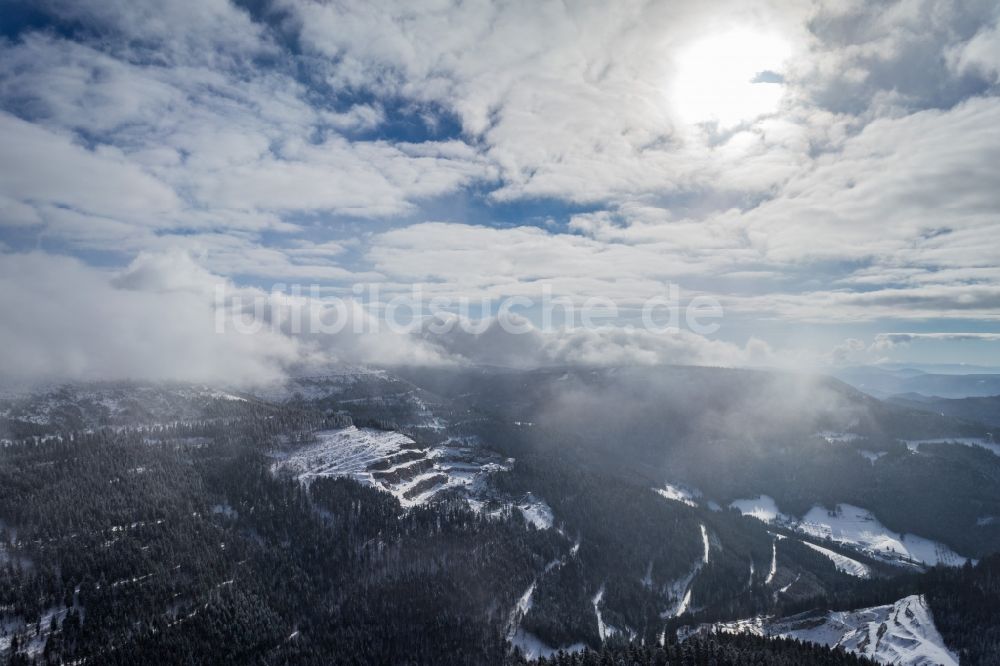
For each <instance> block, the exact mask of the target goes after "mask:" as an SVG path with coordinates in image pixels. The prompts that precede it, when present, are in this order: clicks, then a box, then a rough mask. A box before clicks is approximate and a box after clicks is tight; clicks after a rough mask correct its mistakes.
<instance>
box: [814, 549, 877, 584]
mask: <svg viewBox="0 0 1000 666" xmlns="http://www.w3.org/2000/svg"><path fill="white" fill-rule="evenodd" d="M802 543H804V544H805V545H807V546H809V547H810V548H812V549H813V550H815V551H816V552H817V553H820V554H821V555H824V556H826V557H828V558H829V559H830V560H831V561H832V562H833V564H834V566H835V567H837V571H841V572H843V573H845V574H847V575H849V576H854V577H855V578H871V575H872V570H871V569H869V568H868V565H866V564H862V563H861V562H858V561H857V560H852V559H851V558H849V557H847V556H845V555H841V554H840V553H838V552H835V551H832V550H830V549H829V548H823V547H822V546H817V545H816V544H814V543H809V542H808V541H803V542H802Z"/></svg>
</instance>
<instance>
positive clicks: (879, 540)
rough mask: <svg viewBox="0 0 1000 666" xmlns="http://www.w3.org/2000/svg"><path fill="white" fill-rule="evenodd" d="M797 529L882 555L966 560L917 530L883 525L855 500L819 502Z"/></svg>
mask: <svg viewBox="0 0 1000 666" xmlns="http://www.w3.org/2000/svg"><path fill="white" fill-rule="evenodd" d="M796 529H798V530H799V531H801V532H804V533H805V534H808V535H810V536H813V537H816V538H817V539H832V540H833V541H837V542H839V543H844V544H848V545H850V546H854V547H855V548H858V549H860V550H863V551H865V552H867V553H870V554H872V555H874V556H877V557H879V558H881V559H887V560H896V559H904V560H912V561H914V562H921V563H923V564H927V565H935V564H945V565H948V566H961V565H963V564H965V561H966V558H964V557H962V556H961V555H959V554H958V553H956V552H955V551H953V550H952V549H951V548H949V547H948V546H946V545H944V544H942V543H937V542H936V541H931V540H930V539H925V538H923V537H919V536H915V535H913V534H897V533H896V532H893V531H892V530H890V529H889V528H887V527H885V526H884V525H882V523H880V522H879V521H878V519H877V518H876V517H875V516H874V515H872V513H871V512H870V511H868V510H867V509H863V508H861V507H857V506H853V505H851V504H838V505H837V508H836V509H834V510H833V511H828V510H827V509H824V508H823V507H820V506H815V507H813V508H812V509H810V510H809V513H807V514H806V515H805V516H804V517H803V518H802V521H801V522H800V523H799V524H798V526H797V528H796Z"/></svg>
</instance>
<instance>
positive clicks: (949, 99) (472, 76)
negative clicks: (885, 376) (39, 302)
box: [0, 0, 1000, 362]
mask: <svg viewBox="0 0 1000 666" xmlns="http://www.w3.org/2000/svg"><path fill="white" fill-rule="evenodd" d="M38 11H39V16H44V17H45V18H46V21H47V23H46V24H45V25H43V26H41V27H38V26H34V25H29V26H21V27H20V28H19V27H17V26H14V27H13V28H12V29H13V30H14V32H15V33H16V34H14V36H13V37H12V38H10V39H7V40H4V41H2V42H0V140H2V141H3V145H4V148H5V150H4V152H3V153H2V154H0V240H2V243H3V247H5V248H6V247H10V248H17V249H19V250H23V249H24V248H27V247H32V246H36V247H50V248H52V249H53V250H57V251H59V252H64V253H69V254H76V255H78V256H80V257H86V258H88V260H90V259H91V258H93V257H100V258H101V263H102V265H105V264H106V263H107V262H111V263H112V264H114V265H115V266H117V267H118V268H119V269H122V270H120V271H119V272H118V273H117V274H116V275H117V277H114V278H108V279H109V280H114V281H113V282H109V283H108V288H109V289H110V290H111V293H113V294H115V296H116V298H121V299H125V300H127V294H133V295H134V294H139V293H143V294H146V293H163V294H167V295H169V297H167V296H165V300H164V304H167V303H170V302H172V300H171V299H175V298H176V299H178V300H182V299H181V297H180V296H179V294H181V293H185V289H187V288H188V287H190V288H191V289H193V290H194V291H197V288H196V287H197V285H208V286H210V285H212V284H215V283H217V282H218V281H219V280H222V281H227V280H234V281H239V282H241V283H243V284H253V285H262V284H266V283H267V282H268V281H274V280H281V281H301V282H306V281H314V282H321V283H322V285H323V287H324V289H325V290H326V291H325V292H324V293H327V294H333V293H338V294H342V293H346V291H348V290H349V288H350V285H351V284H352V283H354V282H373V283H377V284H378V285H379V286H380V287H382V288H383V289H384V291H385V292H386V293H398V292H405V291H407V290H408V289H409V288H410V287H411V286H412V285H413V284H414V283H420V284H422V285H423V287H424V288H425V289H426V290H427V292H428V293H431V294H434V295H441V296H448V297H453V298H454V297H476V298H483V297H484V298H497V297H500V296H507V295H518V294H524V295H532V296H537V295H538V294H539V292H540V291H542V290H543V289H550V290H551V292H552V293H553V295H555V296H567V297H569V298H572V299H574V300H575V301H581V300H584V299H587V298H589V297H595V296H596V297H603V298H609V299H611V300H613V301H614V302H615V303H616V304H617V305H619V306H622V308H621V309H622V311H623V312H624V314H623V320H627V318H628V317H630V316H634V314H635V308H636V307H637V306H638V305H640V304H641V303H642V302H643V301H644V299H647V298H649V297H651V296H657V295H662V293H663V290H664V288H665V285H666V283H677V284H680V286H681V287H682V288H683V290H684V294H685V296H686V297H691V296H695V295H699V294H708V295H712V296H714V297H716V298H717V299H719V300H720V301H721V302H722V303H723V304H724V306H725V309H726V316H727V319H726V324H727V325H729V324H730V323H733V324H736V325H739V326H741V327H742V328H741V329H740V330H741V331H743V332H748V333H747V334H746V335H744V336H743V337H742V339H744V340H745V339H747V337H749V335H750V334H751V333H753V332H754V331H755V330H756V326H759V325H761V323H762V322H764V321H765V320H767V321H768V322H769V321H771V320H782V321H795V322H828V323H832V324H835V325H836V326H839V327H841V328H843V329H844V331H843V335H838V338H844V337H851V338H857V337H858V336H859V335H860V334H859V333H858V332H857V331H856V330H855V331H852V330H849V329H851V328H852V327H855V326H856V322H858V321H871V320H887V321H897V322H905V321H909V320H916V319H925V320H933V319H935V318H941V317H950V318H954V319H962V320H966V321H990V320H992V319H994V318H995V317H994V313H995V311H996V307H997V306H998V303H1000V292H998V288H1000V287H998V285H1000V269H998V268H997V261H996V258H997V257H996V250H995V248H996V247H998V245H1000V237H998V234H1000V227H998V225H997V224H996V222H995V218H996V211H997V210H1000V196H998V193H997V188H996V187H995V183H994V182H993V181H994V179H993V178H992V176H993V169H992V165H994V164H996V163H998V162H1000V135H998V134H997V131H996V128H997V127H1000V97H998V96H997V92H998V87H997V86H998V84H1000V80H998V78H997V77H998V70H997V62H998V61H997V59H996V58H995V57H994V56H996V54H997V50H996V46H997V44H998V43H1000V42H998V40H997V34H998V33H997V30H998V28H997V25H998V23H997V21H998V18H1000V16H998V13H997V8H996V3H995V2H990V1H989V0H972V1H971V2H966V3H939V2H927V1H925V0H900V1H899V2H894V3H888V4H886V3H884V2H875V1H868V0H858V1H856V2H850V3H841V2H826V1H821V2H797V1H792V2H783V1H779V0H754V2H750V3H745V2H736V1H735V0H719V1H717V2H711V3H648V2H644V1H642V0H625V1H624V2H620V3H616V4H615V7H613V8H608V7H607V6H604V5H600V4H593V3H590V4H588V3H568V4H567V3H562V2H557V1H555V0H552V1H549V0H544V1H542V2H536V3H518V2H513V3H484V2H463V3H441V2H438V1H437V0H417V2H416V3H414V2H395V1H390V2H384V3H379V4H378V6H377V7H376V6H374V5H371V4H370V3H368V4H366V3H362V2H338V3H321V2H312V1H310V0H275V1H274V2H270V3H264V4H260V3H251V4H250V5H249V6H248V5H246V4H245V3H243V4H238V3H234V2H228V1H226V0H206V1H204V2H201V1H197V2H196V1H195V0H180V1H178V2H171V3H169V6H163V7H161V6H160V5H158V4H156V3H150V2H125V1H124V0H104V1H97V0H82V1H77V2H68V1H63V0H45V2H42V3H38ZM735 27H739V28H741V29H742V30H745V31H747V33H748V34H750V35H751V36H754V38H755V39H757V38H762V39H764V41H765V42H766V41H767V39H770V38H774V41H775V43H778V42H780V43H781V44H782V45H783V46H782V49H777V50H776V51H785V49H784V46H787V52H788V54H789V55H790V57H789V58H788V59H787V60H785V61H782V62H775V63H768V65H767V68H766V69H767V73H766V78H767V79H768V81H770V83H767V84H766V85H767V86H773V88H770V89H771V90H777V91H780V100H777V102H776V103H777V107H776V109H775V111H774V112H773V113H770V112H768V113H763V114H761V115H757V114H755V113H754V114H750V115H749V116H747V117H746V118H740V119H738V120H736V121H734V122H731V123H725V124H721V125H720V124H718V123H713V122H711V121H709V122H706V123H702V124H698V123H693V122H690V119H688V120H687V121H686V120H685V119H684V118H683V117H681V114H679V113H678V107H679V106H683V104H682V103H681V102H684V100H679V99H677V98H676V95H677V85H676V84H677V82H678V81H679V80H690V79H691V75H692V72H695V73H697V72H698V71H699V70H698V69H697V63H694V69H692V63H691V62H689V61H688V62H686V61H685V58H691V57H692V53H694V54H695V55H697V53H698V49H697V48H694V49H692V47H694V46H697V44H704V43H705V42H704V40H705V39H706V38H711V37H713V36H714V38H715V41H716V43H717V42H718V41H719V36H720V35H723V36H725V35H728V34H731V32H730V31H731V30H732V29H733V28H735ZM761 36H763V37H761ZM723 41H724V40H723ZM757 41H760V40H759V39H757ZM752 42H754V40H749V41H748V42H747V43H752ZM724 55H725V56H726V57H725V58H722V59H723V60H727V61H738V62H739V61H741V60H740V59H741V58H743V57H744V56H746V57H750V56H752V55H753V54H752V53H740V52H739V51H738V50H734V51H733V52H727V53H725V54H724ZM779 60H780V58H779ZM758 75H760V73H759V72H758V73H755V74H754V76H755V77H758V78H759V76H758ZM694 78H695V79H696V80H697V79H698V77H697V76H695V77H694ZM747 84H748V85H750V84H749V82H747ZM695 89H696V90H703V91H705V93H706V95H707V96H708V97H709V98H712V97H713V94H714V93H713V90H712V89H711V87H710V86H709V87H708V88H707V89H705V88H702V87H700V84H699V86H695ZM716 92H717V91H716ZM687 101H688V102H690V100H687ZM736 115H746V114H739V113H738V114H736ZM538 219H545V220H546V223H545V225H544V226H532V225H535V224H536V223H537V220H538ZM5 256H6V255H5ZM11 256H14V255H11ZM34 256H38V257H42V256H44V255H42V254H36V255H34ZM52 260H53V261H56V260H57V259H56V258H53V259H52ZM40 261H41V259H40ZM60 261H62V260H61V259H60ZM130 262H131V266H128V267H127V268H123V267H125V266H127V265H128V264H129V263H130ZM186 262H187V263H186ZM161 264H162V265H161ZM167 264H169V267H168V266H167ZM80 270H82V269H80ZM98 274H101V272H100V271H98ZM57 275H63V276H64V277H67V281H66V282H65V286H64V288H65V289H66V290H67V291H68V292H72V291H74V290H76V289H77V285H76V284H74V283H73V282H72V281H71V280H68V276H69V273H68V272H66V273H57ZM53 279H54V278H53ZM94 280H95V281H96V282H85V284H87V285H90V286H93V285H94V284H97V283H98V282H100V280H97V278H96V277H95V278H94ZM185 285H186V286H185ZM182 286H184V287H185V288H184V289H182V288H181V287H182ZM191 289H188V291H190V290H191ZM123 294H125V295H123ZM81 297H84V296H81ZM190 297H193V292H192V294H191V295H190ZM129 307H131V305H129ZM619 323H622V322H619ZM880 325H881V324H880ZM766 326H771V324H770V323H767V324H766ZM760 330H765V327H763V326H762V327H761V328H760ZM545 335H548V334H545ZM531 338H532V336H527V338H526V340H527V339H531ZM374 340H375V339H374V338H373V342H372V344H371V346H370V347H368V348H366V347H365V346H364V344H363V343H361V342H359V341H356V340H354V339H345V340H343V341H341V342H339V343H338V344H339V345H340V346H341V348H342V349H352V350H354V351H352V352H351V353H352V354H355V355H358V356H365V357H368V356H372V355H374V354H375V351H374V350H375V349H378V350H379V353H383V354H386V355H393V358H399V357H403V356H405V355H406V354H408V353H414V354H420V355H423V356H421V358H431V357H432V356H434V355H438V356H441V357H442V358H450V357H451V356H455V355H457V356H456V358H457V357H464V356H463V355H462V354H461V353H459V352H458V351H454V352H452V351H450V350H449V349H446V348H445V347H433V346H432V347H427V346H424V347H422V348H421V349H420V350H415V349H413V348H411V347H410V346H409V345H408V344H404V345H402V346H401V347H400V348H399V349H401V350H402V351H399V352H398V353H397V351H396V350H395V348H394V347H393V345H394V344H397V343H398V340H396V339H394V338H391V337H389V338H385V340H383V341H381V342H375V341H374ZM541 340H542V341H543V342H539V343H538V346H539V347H540V348H542V349H544V350H546V351H544V352H538V351H537V350H536V349H535V348H534V347H532V348H531V349H525V350H523V354H524V355H525V357H527V358H534V359H537V362H549V360H553V359H560V358H562V359H570V358H576V359H580V362H586V359H588V358H605V357H606V358H612V357H615V356H616V355H619V357H620V358H623V359H625V358H633V357H634V358H644V359H648V358H673V357H674V356H677V357H681V356H685V355H687V356H689V357H691V358H702V359H710V360H711V359H715V360H718V359H724V358H741V356H740V354H745V350H743V348H739V349H738V350H736V351H734V350H731V349H722V348H714V349H713V348H711V346H708V347H702V346H699V345H701V344H702V343H701V342H700V341H695V342H694V343H692V345H693V346H690V347H685V346H684V344H681V343H680V342H678V341H671V342H670V343H663V342H662V341H659V340H656V339H652V338H651V339H648V340H647V339H646V338H644V337H643V336H641V335H638V334H636V335H632V336H631V337H630V336H628V335H626V334H623V333H621V332H620V331H609V332H606V333H604V334H602V335H601V336H598V337H595V338H591V337H587V336H583V335H582V334H573V335H568V336H566V337H564V338H561V340H562V341H561V342H559V343H558V344H557V343H556V342H553V341H552V339H550V338H547V337H544V335H543V337H542V338H541ZM571 341H572V342H571ZM314 342H315V343H316V344H320V342H318V341H303V340H298V343H297V344H298V346H299V347H300V348H296V350H295V354H306V353H312V351H314V350H312V349H311V348H310V349H309V350H304V348H302V347H303V345H304V346H305V347H308V346H309V345H312V344H313V343H314ZM956 342H957V341H956ZM428 344H429V343H428ZM454 344H458V343H457V342H456V343H454ZM470 344H472V343H470ZM526 344H527V343H526V342H525V341H519V342H518V343H517V345H526ZM685 344H686V343H685ZM823 344H824V345H826V343H823ZM671 345H680V346H679V347H678V348H677V349H676V350H672V347H671ZM516 348H517V347H516V346H515V347H512V351H511V352H510V353H509V354H506V356H512V355H516V353H515V351H514V350H516ZM557 349H558V350H559V351H556V350H557ZM616 350H618V351H616ZM850 351H851V350H850V349H845V350H844V351H843V353H850ZM470 353H472V352H471V351H470ZM816 353H817V354H823V355H825V354H828V347H825V348H824V349H821V350H816ZM295 354H293V355H295ZM552 362H555V361H554V360H553V361H552ZM706 362H708V361H706ZM712 362H714V361H712Z"/></svg>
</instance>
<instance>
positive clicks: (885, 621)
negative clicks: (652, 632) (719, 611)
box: [678, 595, 958, 666]
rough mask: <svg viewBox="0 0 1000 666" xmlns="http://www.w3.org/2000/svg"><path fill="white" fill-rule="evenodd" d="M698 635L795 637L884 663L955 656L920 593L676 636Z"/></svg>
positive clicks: (907, 665) (912, 665)
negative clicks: (851, 607)
mask: <svg viewBox="0 0 1000 666" xmlns="http://www.w3.org/2000/svg"><path fill="white" fill-rule="evenodd" d="M700 632H726V633H743V632H746V633H752V634H756V635H758V636H769V637H783V638H795V639H798V640H803V641H809V642H812V643H819V644H821V645H827V646H830V647H843V648H844V649H845V650H848V651H849V652H854V653H856V654H858V655H862V656H865V657H868V658H870V659H874V660H875V661H878V662H880V663H883V664H898V665H900V666H931V665H932V664H940V665H942V666H958V657H957V656H956V655H955V653H953V652H952V651H951V650H949V649H948V648H947V646H946V645H945V644H944V640H943V639H942V638H941V634H940V632H938V630H937V627H935V626H934V619H933V617H932V615H931V612H930V609H929V608H928V607H927V602H926V600H925V599H924V598H923V597H922V596H920V595H912V596H909V597H905V598H903V599H900V600H899V601H897V602H896V603H894V604H888V605H885V606H873V607H871V608H861V609H858V610H853V611H829V612H819V613H815V612H811V613H804V614H801V615H794V616H791V617H786V618H780V619H772V618H767V617H755V618H750V619H747V620H738V621H735V622H721V623H717V624H714V625H702V626H700V627H698V628H697V629H694V630H691V629H689V628H683V629H682V630H681V631H680V632H678V635H680V636H682V637H684V636H690V635H692V634H694V633H700Z"/></svg>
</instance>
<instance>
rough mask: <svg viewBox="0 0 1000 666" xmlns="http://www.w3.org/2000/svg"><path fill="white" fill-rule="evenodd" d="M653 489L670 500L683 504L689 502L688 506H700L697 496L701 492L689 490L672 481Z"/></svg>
mask: <svg viewBox="0 0 1000 666" xmlns="http://www.w3.org/2000/svg"><path fill="white" fill-rule="evenodd" d="M653 490H655V491H656V492H657V493H658V494H660V495H662V496H663V497H665V498H667V499H668V500H674V501H675V502H681V503H682V504H687V505H688V506H698V502H696V501H695V498H697V497H699V496H700V495H701V493H699V492H697V491H694V490H689V489H687V488H685V487H683V486H678V485H674V484H671V483H666V484H664V485H663V487H662V488H654V489H653Z"/></svg>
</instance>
